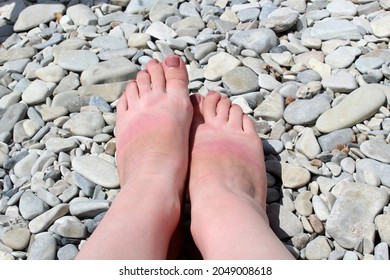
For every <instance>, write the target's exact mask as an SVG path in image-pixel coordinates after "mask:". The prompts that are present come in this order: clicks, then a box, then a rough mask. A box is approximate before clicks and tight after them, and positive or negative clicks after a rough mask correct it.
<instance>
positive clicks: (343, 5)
mask: <svg viewBox="0 0 390 280" xmlns="http://www.w3.org/2000/svg"><path fill="white" fill-rule="evenodd" d="M326 9H327V10H328V11H329V12H330V13H331V14H332V17H342V16H354V15H356V13H357V7H356V5H355V4H354V3H353V2H351V1H347V0H334V1H332V2H330V3H329V4H328V5H326Z"/></svg>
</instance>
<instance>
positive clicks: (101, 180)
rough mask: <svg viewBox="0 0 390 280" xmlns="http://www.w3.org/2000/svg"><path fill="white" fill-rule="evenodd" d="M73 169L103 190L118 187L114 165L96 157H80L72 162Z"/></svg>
mask: <svg viewBox="0 0 390 280" xmlns="http://www.w3.org/2000/svg"><path fill="white" fill-rule="evenodd" d="M72 167H73V169H74V170H75V171H76V172H78V173H80V174H81V175H82V176H84V177H85V178H87V179H88V180H90V181H92V182H94V183H95V184H97V185H101V186H102V187H104V188H110V189H111V188H117V187H119V177H118V171H117V169H116V167H115V165H113V164H111V163H110V162H108V161H106V160H104V159H102V158H100V157H97V156H82V157H76V158H74V159H73V160H72Z"/></svg>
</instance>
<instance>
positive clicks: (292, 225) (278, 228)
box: [267, 203, 303, 239]
mask: <svg viewBox="0 0 390 280" xmlns="http://www.w3.org/2000/svg"><path fill="white" fill-rule="evenodd" d="M267 215H268V218H269V221H270V226H271V228H272V230H273V231H274V232H275V234H276V235H277V236H278V237H279V239H285V238H289V237H293V236H295V235H298V234H300V233H303V227H302V223H301V222H300V221H299V219H298V217H297V216H295V215H294V214H293V213H292V212H291V211H289V210H288V209H287V208H286V207H285V206H283V205H280V204H278V203H271V204H269V205H268V206H267Z"/></svg>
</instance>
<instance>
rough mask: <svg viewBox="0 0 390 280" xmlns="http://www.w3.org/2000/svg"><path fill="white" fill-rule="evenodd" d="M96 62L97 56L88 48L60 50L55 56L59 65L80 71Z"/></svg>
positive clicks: (97, 60)
mask: <svg viewBox="0 0 390 280" xmlns="http://www.w3.org/2000/svg"><path fill="white" fill-rule="evenodd" d="M98 62H99V58H98V57H97V55H96V54H95V53H94V52H92V51H88V50H62V51H61V52H60V53H59V54H58V57H57V63H58V65H59V66H61V67H62V68H63V69H65V70H69V71H74V72H82V71H84V70H85V69H86V68H88V67H89V66H92V65H95V64H97V63H98Z"/></svg>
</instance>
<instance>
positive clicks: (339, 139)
mask: <svg viewBox="0 0 390 280" xmlns="http://www.w3.org/2000/svg"><path fill="white" fill-rule="evenodd" d="M352 141H353V130H352V129H350V128H344V129H340V130H335V131H332V132H331V133H329V134H326V135H322V136H320V137H319V138H318V143H319V144H320V146H321V149H322V151H324V152H325V151H332V150H333V149H336V148H337V146H338V145H341V146H342V145H348V144H350V143H352Z"/></svg>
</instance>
